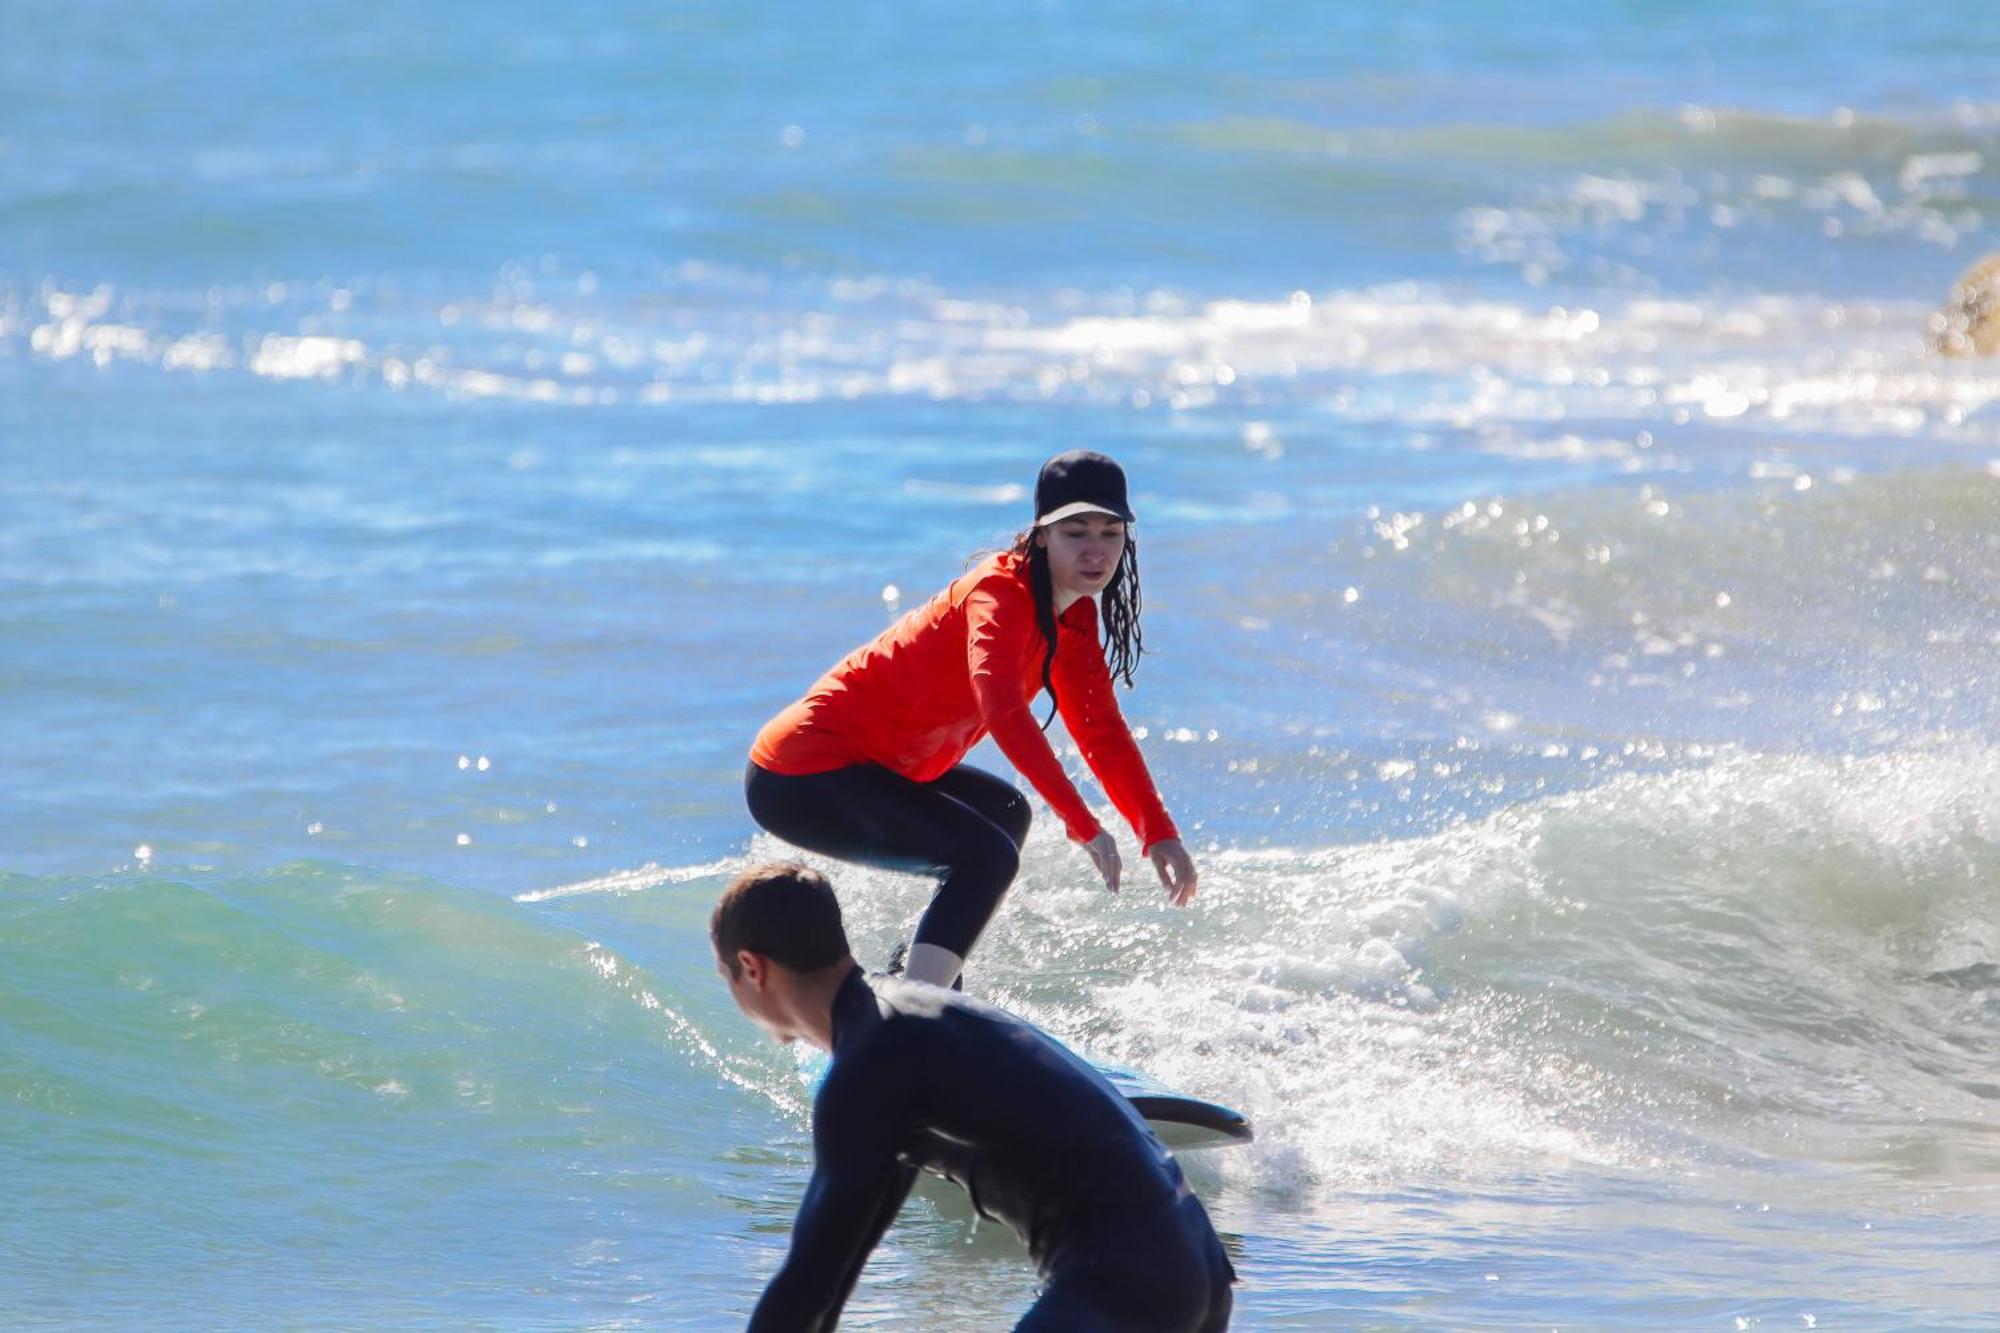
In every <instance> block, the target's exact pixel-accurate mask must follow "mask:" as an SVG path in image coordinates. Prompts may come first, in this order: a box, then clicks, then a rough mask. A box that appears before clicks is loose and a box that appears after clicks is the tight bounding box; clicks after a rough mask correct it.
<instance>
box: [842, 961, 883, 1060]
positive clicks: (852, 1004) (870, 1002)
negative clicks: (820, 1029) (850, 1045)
mask: <svg viewBox="0 0 2000 1333" xmlns="http://www.w3.org/2000/svg"><path fill="white" fill-rule="evenodd" d="M874 1009H875V990H874V988H873V987H871V986H870V985H869V984H868V976H867V974H866V973H865V972H863V971H862V970H861V964H859V963H856V964H855V965H854V966H853V967H852V968H850V969H848V973H847V975H846V976H845V977H843V978H841V982H840V989H839V990H836V991H835V992H834V993H833V1049H834V1051H835V1052H836V1053H837V1052H838V1051H839V1050H840V1043H841V1042H842V1041H844V1040H846V1038H847V1035H848V1034H849V1033H850V1032H852V1031H853V1030H854V1028H855V1026H856V1025H855V1020H856V1019H857V1018H861V1017H863V1016H864V1015H866V1014H869V1013H872V1012H874Z"/></svg>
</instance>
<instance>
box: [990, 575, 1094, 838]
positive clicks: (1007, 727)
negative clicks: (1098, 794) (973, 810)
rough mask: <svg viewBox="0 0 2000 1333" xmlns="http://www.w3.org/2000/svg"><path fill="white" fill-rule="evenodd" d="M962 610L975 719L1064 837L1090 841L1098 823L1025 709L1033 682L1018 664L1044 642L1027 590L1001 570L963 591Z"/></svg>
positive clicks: (1036, 656) (1038, 652)
mask: <svg viewBox="0 0 2000 1333" xmlns="http://www.w3.org/2000/svg"><path fill="white" fill-rule="evenodd" d="M965 611H966V636H965V662H966V668H967V670H968V672H969V674H970V676H971V678H972V693H973V697H974V698H975V699H976V700H978V703H979V714H980V721H981V723H982V724H983V725H984V726H985V728H986V730H987V731H988V732H989V733H990V734H991V735H992V737H993V740H994V743H995V744H997V745H998V746H999V747H1000V752H1001V753H1002V754H1004V755H1006V756H1007V759H1008V761H1009V762H1010V763H1012V764H1013V765H1014V767H1015V768H1016V769H1017V770H1019V772H1020V774H1021V776H1022V777H1024V778H1026V779H1027V780H1028V782H1029V784H1030V785H1031V786H1033V787H1034V789H1035V790H1036V791H1037V792H1039V793H1040V794H1041V797H1042V799H1043V800H1045V801H1047V802H1048V803H1049V808H1050V809H1052V810H1054V811H1055V812H1056V813H1057V814H1058V815H1060V816H1062V821H1063V827H1064V829H1065V830H1066V831H1067V832H1068V834H1069V836H1070V838H1071V839H1072V840H1073V841H1076V842H1088V841H1090V840H1091V839H1092V838H1094V837H1096V836H1097V834H1098V830H1099V829H1100V828H1101V827H1102V825H1100V824H1099V823H1098V822H1097V816H1095V815H1093V814H1091V813H1090V807H1089V806H1087V805H1085V804H1084V801H1083V796H1082V794H1081V793H1079V792H1078V791H1077V789H1076V785H1075V784H1074V783H1072V782H1071V781H1070V780H1069V774H1067V773H1065V772H1063V767H1062V761H1061V760H1059V759H1057V758H1056V752H1055V750H1054V749H1053V748H1052V747H1051V746H1050V745H1049V738H1048V737H1047V736H1045V735H1043V734H1042V729H1041V728H1040V727H1039V726H1037V725H1036V724H1035V715H1034V714H1033V713H1032V712H1030V711H1029V709H1028V702H1027V701H1028V699H1030V698H1032V697H1033V685H1032V684H1030V683H1029V682H1028V681H1024V680H1023V678H1022V676H1023V671H1022V668H1023V666H1024V664H1025V663H1026V662H1027V661H1028V660H1029V659H1030V658H1031V657H1032V658H1033V660H1034V661H1035V662H1036V663H1037V665H1039V662H1040V657H1041V653H1042V651H1043V642H1044V641H1043V639H1042V635H1041V633H1040V632H1039V631H1038V629H1037V628H1036V625H1035V602H1034V596H1033V594H1032V593H1030V592H1029V591H1028V590H1027V589H1026V588H1024V587H1022V586H1021V584H1020V582H1019V581H1018V580H1016V579H1012V578H1008V577H1006V576H1004V575H1001V576H997V577H994V578H990V579H984V580H981V582H980V583H979V585H978V586H977V587H975V588H974V589H973V591H972V594H971V595H970V596H969V597H967V598H966V599H965ZM1059 641H1060V640H1059ZM1033 683H1034V684H1039V681H1034V682H1033Z"/></svg>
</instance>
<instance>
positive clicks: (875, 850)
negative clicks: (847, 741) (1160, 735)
mask: <svg viewBox="0 0 2000 1333" xmlns="http://www.w3.org/2000/svg"><path fill="white" fill-rule="evenodd" d="M743 795H744V797H745V799H746V800H748V801H749V804H750V817H751V818H752V819H754V820H756V821H757V822H758V823H759V824H761V825H763V826H764V828H766V829H768V830H769V831H770V832H772V833H775V834H776V835H777V836H779V837H780V838H783V839H784V840H785V841H786V842H789V843H791V844H792V845H793V846H794V847H802V848H804V849H805V850H806V851H809V852H818V853H820V854H821V855H823V856H831V857H835V858H837V859H839V860H842V861H853V862H855V863H857V864H859V865H865V866H875V867H877V868H879V869H882V870H901V871H906V872H909V873H911V874H917V875H933V876H935V877H936V878H937V881H938V888H937V894H936V895H935V896H934V897H933V898H932V899H931V905H930V907H929V908H928V909H926V910H925V912H924V917H923V920H922V921H920V922H918V923H917V934H916V939H915V941H914V942H915V943H917V944H935V945H936V946H938V947H939V948H940V949H949V950H950V951H951V952H953V953H955V954H957V955H958V956H959V957H960V958H964V957H965V956H966V955H967V954H970V953H971V952H972V946H973V944H974V943H975V942H976V941H977V940H978V939H979V933H980V932H981V931H983V930H985V929H986V923H987V922H988V921H990V920H991V919H992V917H993V913H994V911H995V910H996V909H997V908H998V907H999V906H1000V899H1001V897H1002V896H1004V895H1005V894H1006V892H1007V886H1008V885H1009V884H1012V883H1013V882H1014V873H1015V872H1016V871H1017V870H1019V869H1020V868H1021V844H1022V842H1023V841H1024V840H1026V838H1027V836H1028V820H1029V818H1030V817H1031V815H1032V812H1031V811H1030V810H1029V808H1028V799H1027V797H1025V796H1023V795H1021V793H1020V792H1019V791H1018V790H1017V789H1016V788H1015V787H1014V784H1012V783H1011V782H1004V781H1002V780H1001V779H999V778H996V777H994V776H993V775H992V774H991V773H986V772H982V771H981V770H979V769H976V768H974V767H972V766H971V765H970V764H960V765H959V766H958V767H957V768H954V769H952V770H951V771H950V772H949V773H946V774H945V775H944V776H943V777H941V778H938V779H937V780H936V781H934V782H912V781H911V780H910V779H908V778H906V777H904V776H902V775H901V774H900V773H892V772H890V771H889V770H888V769H886V768H883V767H882V766H881V765H879V764H852V765H849V766H848V767H846V768H836V769H834V770H833V771H832V772H830V773H808V774H806V775H804V776H802V777H788V776H786V775H784V774H781V773H773V772H771V771H770V770H769V769H765V768H759V767H758V766H757V765H756V764H754V763H753V764H751V765H750V767H749V768H748V769H747V770H746V771H745V772H744V775H743Z"/></svg>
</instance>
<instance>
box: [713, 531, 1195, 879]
mask: <svg viewBox="0 0 2000 1333" xmlns="http://www.w3.org/2000/svg"><path fill="white" fill-rule="evenodd" d="M1056 623H1057V633H1056V659H1055V664H1054V668H1053V670H1052V672H1051V675H1052V677H1053V679H1054V681H1055V687H1056V701H1057V705H1058V707H1059V709H1060V711H1061V713H1062V719H1063V725H1064V726H1066V727H1068V728H1069V734H1070V736H1071V737H1072V738H1073V739H1075V741H1076V743H1077V748H1079V749H1081V750H1082V751H1083V758H1084V762H1086V763H1087V764H1089V765H1090V771H1091V772H1092V773H1094V774H1096V775H1097V780H1098V781H1099V782H1100V783H1102V784H1103V786H1104V790H1105V791H1106V792H1107V793H1108V794H1109V795H1110V797H1111V803H1112V804H1113V805H1115V806H1117V807H1118V812H1119V813H1120V814H1122V815H1124V816H1125V820H1126V822H1127V823H1129V824H1130V825H1131V826H1132V831H1133V832H1134V833H1135V834H1137V835H1138V837H1139V844H1140V846H1141V847H1142V848H1143V849H1145V850H1148V851H1150V850H1151V849H1152V846H1153V844H1154V843H1156V842H1161V841H1163V840H1165V839H1167V838H1177V837H1179V836H1180V835H1179V833H1177V832H1176V831H1175V829H1174V822H1173V820H1172V819H1170V818H1169V817H1168V816H1167V810H1166V807H1165V806H1164V805H1162V804H1161V802H1160V796H1159V793H1158V792H1157V791H1155V790H1154V788H1153V779H1152V775H1151V774H1150V773H1148V772H1147V771H1146V761H1145V760H1144V759H1143V758H1142V757H1141V756H1140V754H1139V747H1138V745H1137V744H1136V743H1134V741H1133V740H1132V733H1131V731H1130V730H1128V729H1127V727H1126V726H1125V718H1124V716H1123V715H1122V714H1121V713H1120V712H1119V711H1118V701H1117V699H1116V698H1115V697H1114V696H1113V694H1112V690H1111V669H1110V668H1109V667H1108V666H1106V665H1105V661H1104V649H1103V647H1102V646H1101V645H1100V644H1099V643H1098V637H1097V603H1096V602H1094V601H1092V600H1091V599H1090V598H1088V597H1080V598H1078V599H1077V600H1076V602H1075V603H1074V604H1072V605H1071V606H1070V608H1069V610H1067V611H1065V612H1064V613H1063V614H1062V616H1061V617H1060V619H1059V620H1058V621H1057V622H1056ZM1045 649H1046V640H1044V639H1043V637H1042V632H1041V629H1040V628H1039V627H1038V626H1037V625H1036V624H1035V599H1034V594H1033V592H1032V591H1030V589H1029V586H1028V569H1027V562H1026V561H1025V560H1022V559H1021V558H1019V557H1017V556H1015V555H1012V554H1010V553H1004V552H1003V553H1002V554H999V555H995V556H991V557H989V558H988V559H986V560H983V561H981V562H980V563H979V565H978V567H976V568H974V569H973V570H971V571H969V572H968V573H966V574H965V575H963V576H962V577H960V578H958V579H957V580H955V581H954V582H953V583H952V584H951V586H949V587H947V588H946V589H945V590H944V591H943V592H940V593H939V594H938V595H937V596H935V597H933V598H931V600H930V601H929V602H928V603H927V604H925V605H923V606H920V607H918V608H916V609H915V610H913V611H911V612H910V613H909V614H908V615H906V616H904V617H903V618H902V619H901V620H898V621H897V622H896V623H895V624H893V625H891V626H890V627H889V628H888V629H886V630H884V631H883V632H882V634H881V635H880V636H879V637H877V638H876V639H875V640H874V641H873V642H872V643H867V644H864V645H862V646H861V647H859V648H857V649H855V650H854V651H853V652H851V653H849V654H848V655H847V656H846V657H845V658H843V659H841V661H840V663H839V664H838V665H836V666H835V667H834V668H833V669H832V670H831V671H828V672H827V673H826V674H825V675H824V676H821V677H820V678H819V679H818V680H817V681H815V682H814V683H813V687H812V688H811V689H810V690H808V691H807V692H806V696H805V697H804V698H803V699H800V700H799V701H798V702H797V703H795V704H793V705H791V706H790V707H789V708H787V709H785V710H784V711H783V712H781V713H779V714H778V715H777V716H776V717H774V718H772V719H771V720H770V722H768V723H766V724H765V726H764V729H763V730H762V731H760V732H758V733H757V741H756V743H755V744H754V745H752V746H751V747H750V758H751V759H752V760H753V761H755V762H756V763H757V765H758V766H759V767H761V768H765V769H768V770H769V771H771V772H773V773H780V774H788V775H793V776H799V775H803V774H807V773H826V772H830V771H831V770H833V769H836V768H845V767H847V766H848V765H849V764H865V763H872V764H880V765H881V766H882V767H884V768H887V769H889V770H891V771H893V772H896V773H900V774H902V775H903V776H904V777H906V778H909V779H911V780H912V781H916V782H931V781H934V780H935V779H937V778H939V777H941V776H943V775H944V774H945V773H947V772H949V771H950V770H951V769H952V768H953V767H954V766H956V765H957V764H958V762H959V761H960V760H962V759H964V758H965V756H966V752H967V751H969V750H971V749H972V747H973V746H974V745H977V744H978V743H979V740H980V738H981V737H982V736H985V735H987V734H988V733H991V734H992V736H993V739H994V741H995V742H996V743H997V744H998V745H999V746H1000V750H1001V753H1003V754H1005V755H1006V756H1007V758H1008V760H1009V761H1010V762H1012V763H1013V765H1014V767H1015V768H1016V769H1018V770H1019V771H1020V773H1021V775H1022V776H1023V777H1025V778H1027V780H1028V781H1029V782H1030V783H1031V784H1032V785H1033V786H1034V788H1035V790H1036V791H1037V792H1038V793H1040V794H1041V797H1042V799H1043V800H1045V801H1047V802H1048V803H1049V805H1050V807H1051V808H1052V809H1054V810H1055V812H1056V813H1057V814H1059V815H1061V816H1062V821H1063V825H1064V827H1065V829H1066V830H1067V831H1068V833H1069V836H1070V837H1071V838H1072V839H1073V840H1075V841H1077V842H1088V841H1089V840H1090V839H1091V838H1094V837H1096V836H1097V833H1098V831H1099V829H1100V828H1101V827H1102V826H1101V825H1100V824H1099V823H1098V822H1097V819H1096V817H1095V816H1094V815H1092V814H1091V813H1090V807H1088V806H1087V805H1085V804H1084V802H1083V797H1082V796H1081V795H1079V794H1078V793H1077V790H1076V787H1075V786H1074V785H1073V784H1072V783H1071V782H1070V780H1069V776H1068V775H1067V774H1066V773H1064V772H1063V768H1062V764H1061V763H1060V762H1058V760H1057V759H1056V754H1055V751H1054V750H1053V749H1051V748H1050V747H1049V741H1048V737H1046V736H1045V735H1043V734H1042V729H1041V727H1040V726H1038V725H1037V724H1036V722H1035V717H1034V714H1033V713H1032V712H1031V711H1030V710H1029V707H1028V704H1029V701H1030V700H1032V699H1033V698H1034V697H1035V694H1036V693H1037V692H1038V691H1039V690H1040V689H1041V688H1042V657H1043V653H1044V651H1045Z"/></svg>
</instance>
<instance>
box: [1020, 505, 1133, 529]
mask: <svg viewBox="0 0 2000 1333" xmlns="http://www.w3.org/2000/svg"><path fill="white" fill-rule="evenodd" d="M1078 514H1105V515H1108V516H1109V517H1111V518H1115V519H1117V520H1118V521H1119V522H1120V523H1130V522H1132V521H1133V520H1131V519H1129V518H1126V517H1125V515H1123V514H1121V513H1119V512H1118V511H1117V510H1116V509H1107V508H1105V507H1104V506H1103V505H1101V504H1092V503H1091V502H1090V501H1088V500H1071V501H1070V502H1069V503H1068V504H1066V505H1064V506H1063V507H1062V508H1060V509H1051V510H1050V511H1049V512H1048V513H1046V514H1043V515H1042V516H1041V517H1040V518H1038V519H1036V520H1035V526H1036V527H1038V528H1046V527H1047V526H1048V525H1049V524H1051V523H1060V522H1062V521H1063V520H1064V519H1066V518H1075V517H1076V516H1077V515H1078Z"/></svg>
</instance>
